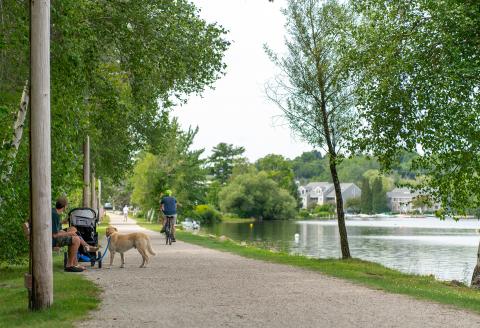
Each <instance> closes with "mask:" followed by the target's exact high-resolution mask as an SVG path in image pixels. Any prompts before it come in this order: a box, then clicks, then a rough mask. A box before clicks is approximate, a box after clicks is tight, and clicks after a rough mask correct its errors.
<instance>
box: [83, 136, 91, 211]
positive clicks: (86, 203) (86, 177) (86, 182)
mask: <svg viewBox="0 0 480 328" xmlns="http://www.w3.org/2000/svg"><path fill="white" fill-rule="evenodd" d="M83 207H90V137H89V136H87V138H86V139H85V141H84V143H83Z"/></svg>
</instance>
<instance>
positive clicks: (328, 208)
mask: <svg viewBox="0 0 480 328" xmlns="http://www.w3.org/2000/svg"><path fill="white" fill-rule="evenodd" d="M322 212H329V213H333V212H335V205H334V204H323V205H317V206H315V208H314V209H313V213H315V214H318V213H322Z"/></svg>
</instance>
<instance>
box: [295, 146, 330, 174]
mask: <svg viewBox="0 0 480 328" xmlns="http://www.w3.org/2000/svg"><path fill="white" fill-rule="evenodd" d="M322 159H323V156H322V154H321V153H320V152H319V151H316V150H313V151H309V152H303V153H302V154H301V155H300V156H297V157H296V158H294V159H293V160H292V169H293V172H294V173H295V177H296V178H297V179H304V180H313V178H315V177H319V176H321V175H322V174H323V173H324V172H325V171H326V168H325V165H324V161H322ZM327 175H328V174H327ZM320 180H321V179H320Z"/></svg>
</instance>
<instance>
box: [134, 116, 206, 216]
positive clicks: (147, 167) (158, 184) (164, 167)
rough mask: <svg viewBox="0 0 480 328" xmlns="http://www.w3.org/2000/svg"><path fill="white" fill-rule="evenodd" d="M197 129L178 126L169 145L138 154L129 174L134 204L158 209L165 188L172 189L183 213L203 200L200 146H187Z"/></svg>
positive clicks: (203, 182)
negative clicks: (192, 147)
mask: <svg viewBox="0 0 480 328" xmlns="http://www.w3.org/2000/svg"><path fill="white" fill-rule="evenodd" d="M174 121H175V122H176V120H174ZM173 125H177V123H174V124H173ZM196 133H197V130H189V131H180V130H178V131H177V133H176V134H175V135H172V136H170V143H169V145H168V147H164V148H162V149H157V151H158V152H156V153H151V152H143V153H141V154H140V156H139V158H138V162H137V164H136V165H135V168H134V174H133V176H132V178H131V183H132V185H133V192H132V202H133V203H134V204H136V205H139V206H140V207H141V208H142V209H143V210H145V211H147V210H150V209H153V210H158V208H159V201H160V194H161V193H162V192H164V191H165V190H166V189H171V190H172V191H173V193H174V195H175V197H176V198H177V201H178V203H179V204H182V205H181V207H179V210H180V211H181V212H183V213H189V212H191V211H192V210H193V208H194V207H195V206H196V205H198V204H203V203H204V202H205V193H206V174H207V172H206V170H205V169H204V168H203V167H204V164H205V163H204V160H202V159H200V156H201V154H202V152H203V150H191V149H190V148H191V145H192V143H193V138H194V137H195V135H196Z"/></svg>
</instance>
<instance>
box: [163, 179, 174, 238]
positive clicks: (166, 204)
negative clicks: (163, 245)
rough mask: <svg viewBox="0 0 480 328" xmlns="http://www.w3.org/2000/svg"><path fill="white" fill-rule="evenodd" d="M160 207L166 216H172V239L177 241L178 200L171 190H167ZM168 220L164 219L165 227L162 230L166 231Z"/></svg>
mask: <svg viewBox="0 0 480 328" xmlns="http://www.w3.org/2000/svg"><path fill="white" fill-rule="evenodd" d="M160 207H161V210H162V212H163V214H164V215H165V218H166V219H168V218H170V220H171V221H170V222H171V225H172V241H175V223H177V200H176V199H175V197H173V196H172V191H171V190H168V189H167V190H165V196H164V197H163V198H162V200H161V201H160ZM166 224H167V220H164V223H163V228H162V230H161V231H160V232H165V225H166Z"/></svg>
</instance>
